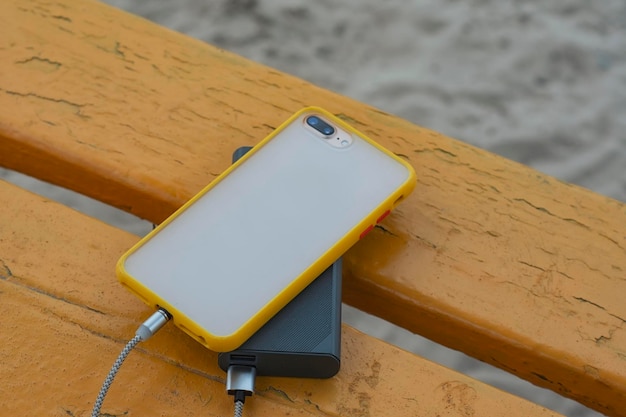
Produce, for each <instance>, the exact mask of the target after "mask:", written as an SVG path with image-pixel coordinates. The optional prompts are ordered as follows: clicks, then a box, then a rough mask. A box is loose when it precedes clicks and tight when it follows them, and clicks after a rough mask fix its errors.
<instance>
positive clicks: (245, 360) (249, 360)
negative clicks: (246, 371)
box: [230, 354, 256, 365]
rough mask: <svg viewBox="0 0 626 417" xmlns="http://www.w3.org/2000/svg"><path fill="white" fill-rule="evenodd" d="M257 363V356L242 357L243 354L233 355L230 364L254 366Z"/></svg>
mask: <svg viewBox="0 0 626 417" xmlns="http://www.w3.org/2000/svg"><path fill="white" fill-rule="evenodd" d="M255 362H256V356H254V355H241V354H231V355H230V363H236V364H238V365H246V364H249V365H254V364H255Z"/></svg>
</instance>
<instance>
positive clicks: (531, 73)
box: [0, 0, 626, 416]
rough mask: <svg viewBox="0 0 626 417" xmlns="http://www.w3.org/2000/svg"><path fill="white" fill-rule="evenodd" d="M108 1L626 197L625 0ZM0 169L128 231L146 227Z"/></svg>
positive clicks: (474, 370) (443, 353)
mask: <svg viewBox="0 0 626 417" xmlns="http://www.w3.org/2000/svg"><path fill="white" fill-rule="evenodd" d="M105 2H107V3H109V4H112V5H114V6H116V7H119V8H122V9H125V10H128V11H130V12H132V13H134V14H137V15H140V16H143V17H145V18H147V19H150V20H153V21H155V22H157V23H159V24H161V25H164V26H167V27H170V28H172V29H174V30H177V31H180V32H183V33H186V34H188V35H190V36H193V37H196V38H199V39H202V40H204V41H207V42H209V43H211V44H214V45H217V46H219V47H222V48H224V49H228V50H230V51H233V52H236V53H238V54H240V55H243V56H246V57H248V58H250V59H253V60H255V61H257V62H261V63H264V64H266V65H269V66H271V67H274V68H277V69H279V70H281V71H284V72H288V73H291V74H294V75H296V76H299V77H301V78H304V79H306V80H308V81H310V82H313V83H315V84H317V85H320V86H322V87H325V88H327V89H331V90H334V91H336V92H339V93H342V94H344V95H347V96H350V97H353V98H355V99H358V100H361V101H363V102H366V103H368V104H371V105H373V106H376V107H378V108H380V109H382V110H384V111H387V112H389V113H393V114H396V115H399V116H402V117H403V118H405V119H407V120H410V121H412V122H414V123H416V124H419V125H422V126H425V127H428V128H432V129H435V130H438V131H440V132H442V133H445V134H447V135H449V136H452V137H455V138H457V139H460V140H463V141H466V142H468V143H471V144H473V145H476V146H478V147H481V148H485V149H488V150H491V151H493V152H495V153H498V154H501V155H504V156H506V157H508V158H511V159H514V160H517V161H519V162H522V163H524V164H527V165H530V166H533V167H535V168H536V169H538V170H540V171H543V172H545V173H548V174H550V175H553V176H555V177H557V178H559V179H561V180H564V181H567V182H573V183H576V184H579V185H582V186H584V187H588V188H591V189H593V190H595V191H596V192H598V193H601V194H605V195H608V196H610V197H613V198H615V199H618V200H621V201H626V2H624V1H623V0H603V1H593V2H592V1H589V0H569V1H567V0H545V1H541V2H540V1H514V0H468V1H460V0H439V1H436V0H390V1H384V2H383V1H375V0H341V1H339V0H336V1H330V0H324V1H321V0H320V1H304V0H274V1H272V0H232V1H228V0H213V1H211V0H177V1H171V0H150V1H133V0H106V1H105ZM311 101H312V102H314V101H315V99H314V97H312V98H311ZM0 174H1V175H2V177H4V178H6V179H8V180H11V181H14V182H17V183H19V184H21V185H22V186H25V187H28V188H31V189H33V190H34V191H36V192H38V193H40V194H44V195H47V196H49V197H51V198H54V199H58V200H61V201H62V202H64V203H65V204H67V205H70V206H72V207H75V208H77V209H79V210H82V211H85V212H87V213H89V214H91V215H94V216H96V217H99V218H101V219H103V220H104V221H106V222H109V223H113V224H115V225H117V226H119V227H123V228H125V229H127V230H130V231H132V232H134V233H137V234H144V233H145V232H146V231H147V230H149V228H150V225H149V224H147V223H146V222H143V221H140V220H138V219H135V218H133V217H132V216H128V215H125V214H123V213H120V212H117V211H116V210H113V209H110V208H108V207H106V206H104V205H101V204H97V203H95V202H92V201H90V200H89V199H85V198H82V197H81V196H77V195H75V194H72V193H69V192H67V191H65V190H61V189H58V188H54V187H51V186H49V185H47V184H43V183H41V182H38V181H35V180H32V179H29V178H25V177H23V176H20V175H18V174H15V173H12V172H8V171H2V172H0ZM417 191H418V192H419V190H417ZM344 321H346V322H348V323H350V324H351V325H353V326H355V327H357V328H360V329H362V330H364V331H366V332H367V333H369V334H372V335H375V336H377V337H380V338H383V339H386V340H388V341H390V342H392V343H394V344H396V345H399V346H401V347H403V348H405V349H408V350H411V351H414V352H417V353H418V354H420V355H422V356H425V357H427V358H430V359H432V360H434V361H437V362H440V363H442V364H444V365H446V366H448V367H451V368H454V369H457V370H459V371H461V372H463V373H466V374H469V375H472V376H473V377H475V378H478V379H481V380H483V381H486V382H488V383H490V384H492V385H495V386H498V387H501V388H502V389H504V390H507V391H510V392H513V393H515V394H517V395H520V396H523V397H526V398H529V399H530V400H532V401H533V402H536V403H540V404H543V405H544V406H546V407H548V408H551V409H554V410H556V411H559V412H561V413H563V414H565V415H568V416H595V415H599V414H597V413H594V412H592V411H590V410H588V409H586V408H584V407H582V406H580V405H578V404H576V403H574V402H572V401H569V400H565V399H563V398H562V397H559V396H558V395H556V394H553V393H551V392H549V391H546V390H542V389H539V388H536V387H534V386H532V385H530V384H528V383H526V382H524V381H521V380H519V379H517V378H515V377H512V376H510V375H509V374H507V373H505V372H502V371H499V370H497V369H494V368H492V367H490V366H488V365H485V364H482V363H480V362H478V361H475V360H473V359H471V358H468V357H466V356H465V355H463V354H460V353H458V352H454V351H451V350H449V349H446V348H443V347H441V346H439V345H436V344H434V343H432V342H429V341H427V340H424V339H422V338H420V337H418V336H415V335H412V334H409V333H408V332H406V331H404V330H402V329H397V328H394V327H393V326H391V325H389V324H387V323H384V322H382V321H380V320H377V319H375V318H372V317H368V316H365V315H363V314H362V313H360V312H358V311H355V310H354V309H351V308H346V309H345V310H344ZM419 382H420V381H415V383H416V384H418V383H419Z"/></svg>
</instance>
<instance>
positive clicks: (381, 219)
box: [376, 210, 391, 223]
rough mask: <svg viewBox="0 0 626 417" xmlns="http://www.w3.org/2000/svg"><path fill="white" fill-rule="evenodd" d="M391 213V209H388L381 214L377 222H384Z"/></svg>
mask: <svg viewBox="0 0 626 417" xmlns="http://www.w3.org/2000/svg"><path fill="white" fill-rule="evenodd" d="M389 213H391V210H387V211H385V212H384V213H383V214H381V216H380V217H379V218H378V220H376V223H380V222H382V221H383V219H384V218H385V217H387V216H388V215H389Z"/></svg>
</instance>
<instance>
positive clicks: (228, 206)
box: [116, 107, 416, 352]
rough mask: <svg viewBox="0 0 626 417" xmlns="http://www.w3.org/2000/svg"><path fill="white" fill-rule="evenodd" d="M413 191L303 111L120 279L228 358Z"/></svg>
mask: <svg viewBox="0 0 626 417" xmlns="http://www.w3.org/2000/svg"><path fill="white" fill-rule="evenodd" d="M415 184H416V178H415V172H414V171H413V169H412V167H411V166H410V165H409V164H408V163H407V162H406V161H404V160H402V159H401V158H399V157H398V156H396V155H394V154H393V153H392V152H390V151H388V150H386V149H384V148H383V147H382V146H380V145H378V144H376V143H375V142H374V141H373V140H371V139H369V138H367V137H365V136H364V135H363V134H361V133H359V132H357V131H356V130H355V129H354V128H352V127H350V126H348V125H347V124H345V123H344V122H343V121H341V120H340V119H338V118H337V117H335V116H333V115H332V114H330V113H329V112H327V111H325V110H323V109H320V108H316V107H307V108H305V109H302V110H301V111H299V112H297V113H296V114H294V115H293V116H292V117H290V118H289V119H288V120H287V121H286V122H285V123H283V124H282V125H281V126H279V127H278V128H277V129H276V130H275V131H274V132H272V133H271V134H270V135H269V136H268V137H267V138H265V139H264V140H262V141H261V142H259V144H257V145H256V146H255V147H253V148H252V150H250V152H248V153H247V154H246V155H245V156H243V157H242V158H241V159H239V160H238V161H237V162H236V163H235V164H233V165H231V167H230V168H228V169H227V170H226V171H224V173H222V174H221V175H220V176H218V177H217V178H216V179H215V180H214V181H213V182H211V183H210V184H209V185H208V186H207V187H205V188H204V189H203V190H202V191H200V193H198V194H197V195H196V196H194V197H193V198H192V199H191V200H189V201H188V202H187V203H186V204H184V205H183V206H182V207H181V208H180V209H179V210H177V211H176V212H175V213H174V214H173V215H171V216H170V217H169V218H168V219H166V220H165V221H164V222H163V223H162V224H161V225H159V226H158V227H157V228H156V229H154V230H153V231H152V232H151V233H150V234H148V235H147V236H146V237H145V238H143V239H141V240H140V241H139V242H138V243H137V244H136V245H135V246H133V247H132V248H131V249H130V250H129V251H128V252H127V253H125V254H124V255H123V256H122V257H121V258H120V260H119V261H118V263H117V267H116V272H117V276H118V278H119V280H120V282H121V283H122V284H123V285H124V286H126V287H127V288H128V289H129V290H131V291H132V292H133V293H135V294H136V295H137V296H139V297H140V298H141V299H142V300H143V301H144V302H146V303H147V304H149V305H151V306H155V307H157V306H158V307H161V308H164V309H165V310H167V311H168V312H169V313H170V314H171V315H172V319H173V321H174V323H175V324H176V325H177V326H178V327H180V328H181V329H182V330H183V331H185V332H186V333H188V334H189V335H190V336H192V337H193V338H195V339H196V340H197V341H199V342H200V343H202V344H204V345H205V346H206V347H207V348H209V349H211V350H214V351H218V352H227V351H231V350H234V349H236V348H237V347H239V346H240V345H241V344H243V342H245V341H246V340H247V339H248V338H249V337H250V336H252V335H253V334H254V333H255V332H256V331H257V330H258V329H260V328H261V327H262V326H263V325H264V324H265V323H266V322H267V321H268V320H269V319H271V318H272V317H273V316H274V315H275V314H276V313H277V312H278V311H280V309H281V308H283V307H284V306H285V305H287V303H289V301H291V300H292V299H293V298H294V297H295V296H296V295H298V293H300V292H301V291H302V290H303V289H304V288H305V287H306V286H307V285H308V284H310V283H311V282H312V281H313V280H314V279H315V277H317V276H318V275H320V274H321V273H322V272H323V271H324V270H325V269H326V268H328V267H329V266H330V265H331V264H332V263H333V262H334V261H335V260H337V259H338V258H339V257H340V256H341V255H343V253H344V252H346V251H347V250H348V249H349V248H350V247H351V246H352V245H353V244H354V243H356V242H357V241H358V240H359V239H360V238H362V237H364V236H365V235H366V234H367V233H368V232H369V231H370V230H372V229H373V227H374V225H375V224H376V223H377V222H379V221H381V220H382V219H383V218H384V217H385V216H386V215H387V214H388V213H389V212H390V211H391V210H392V209H393V208H394V207H395V205H396V204H398V202H400V201H401V200H402V199H403V198H404V197H405V196H407V195H408V194H409V193H410V192H411V191H412V190H413V188H414V187H415ZM329 201H330V202H332V204H329V203H328V202H329Z"/></svg>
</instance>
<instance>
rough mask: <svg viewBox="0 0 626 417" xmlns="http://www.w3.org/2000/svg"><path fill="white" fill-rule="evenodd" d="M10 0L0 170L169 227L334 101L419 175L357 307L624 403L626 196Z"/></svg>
mask: <svg viewBox="0 0 626 417" xmlns="http://www.w3.org/2000/svg"><path fill="white" fill-rule="evenodd" d="M0 7H1V8H2V9H1V12H0V108H2V109H3V110H4V111H3V112H1V114H0V139H1V140H0V164H2V165H4V166H7V167H10V168H13V169H17V170H19V171H21V172H25V173H28V174H30V175H34V176H37V177H40V178H43V179H46V180H48V181H51V182H54V183H57V184H61V185H63V186H66V187H68V188H72V189H75V190H78V191H80V192H83V193H85V194H87V195H90V196H92V197H95V198H97V199H99V200H102V201H105V202H108V203H110V204H113V205H115V206H117V207H121V208H123V209H125V210H127V211H130V212H133V213H136V214H138V215H140V216H142V217H144V218H147V219H150V220H152V221H156V222H158V221H160V220H162V219H163V218H164V217H165V216H167V215H168V214H169V213H171V212H172V211H173V210H174V209H175V208H176V207H178V206H179V205H180V204H182V203H183V202H184V201H185V200H186V199H187V198H189V197H190V196H191V195H193V194H194V193H195V192H196V191H197V190H199V189H200V188H201V187H202V186H203V185H205V184H206V183H207V182H209V181H210V180H211V179H212V178H213V177H215V176H216V175H217V174H218V173H219V172H221V171H222V170H223V169H224V168H226V167H227V166H228V165H229V163H230V153H231V152H232V151H233V150H234V149H235V148H237V147H238V146H241V145H249V144H254V143H256V142H257V141H259V140H260V139H262V138H263V137H264V136H265V135H266V134H267V133H269V132H270V131H271V130H272V128H273V127H274V126H276V125H278V124H279V123H280V122H282V121H283V120H284V119H285V118H286V117H287V116H288V115H290V114H291V113H293V112H294V111H295V110H297V109H299V108H301V107H303V106H304V105H309V104H316V105H320V106H322V107H325V108H327V109H329V110H330V111H332V112H334V113H336V114H338V115H339V116H340V117H343V118H344V119H346V120H347V121H348V122H350V123H352V124H353V125H355V127H357V128H359V129H360V130H362V131H364V132H365V133H367V134H368V135H370V136H372V137H373V138H375V139H376V140H378V141H379V142H381V143H382V144H383V145H384V146H386V147H388V148H390V149H391V150H393V151H394V152H396V153H398V154H401V155H403V156H404V157H406V158H407V160H409V161H410V162H411V163H412V164H413V166H414V167H415V169H416V171H417V173H418V177H419V178H420V183H419V185H418V187H417V189H416V191H415V192H414V194H413V195H412V196H410V197H409V198H408V199H407V200H406V201H405V202H404V203H403V204H401V205H400V207H399V209H398V210H397V211H396V212H395V213H393V214H392V215H391V216H389V217H388V218H387V219H386V220H385V222H384V223H383V225H382V227H378V228H376V230H375V231H374V232H373V233H371V234H370V235H369V236H368V238H367V239H365V240H363V241H362V242H361V244H359V245H357V247H355V248H354V250H352V251H351V252H350V253H349V254H348V255H347V256H346V258H345V259H346V260H345V266H346V267H345V271H346V279H345V283H346V284H345V291H344V294H345V299H346V301H347V302H349V303H350V304H352V305H354V306H356V307H358V308H361V309H363V310H366V311H369V312H371V313H373V314H375V315H377V316H380V317H383V318H385V319H388V320H390V321H392V322H394V323H397V324H399V325H401V326H403V327H405V328H407V329H409V330H411V331H413V332H416V333H420V334H422V335H425V336H427V337H429V338H430V339H433V340H435V341H438V342H440V343H443V344H445V345H447V346H450V347H452V348H454V349H458V350H462V351H464V352H466V353H468V354H469V355H471V356H474V357H476V358H479V359H481V360H483V361H486V362H488V363H491V364H494V365H496V366H499V367H501V368H503V369H506V370H508V371H510V372H512V373H514V374H516V375H519V376H521V377H522V378H525V379H527V380H529V381H531V382H533V383H535V384H537V385H541V386H544V387H548V388H551V389H553V390H555V391H557V392H560V393H562V394H564V395H566V396H569V397H571V398H574V399H576V400H578V401H580V402H582V403H584V404H586V405H588V406H590V407H592V408H595V409H597V410H599V411H602V412H604V413H607V414H610V415H626V414H625V411H624V409H623V407H622V405H623V404H624V403H626V335H625V333H624V323H626V304H625V303H623V302H622V300H621V295H622V294H624V293H625V291H626V278H625V275H626V207H625V206H624V204H622V203H619V202H617V201H614V200H611V199H608V198H605V197H602V196H599V195H596V194H594V193H591V192H589V191H588V190H584V189H581V188H579V187H575V186H571V185H568V184H564V183H562V182H559V181H557V180H555V179H553V178H550V177H548V176H545V175H543V174H540V173H538V172H536V171H533V170H531V169H529V168H527V167H524V166H521V165H519V164H516V163H513V162H511V161H508V160H505V159H503V158H500V157H497V156H495V155H492V154H490V153H488V152H485V151H482V150H479V149H476V148H473V147H471V146H468V145H466V144H463V143H461V142H458V141H455V140H453V139H450V138H447V137H444V136H442V135H440V134H437V133H435V132H431V131H428V130H426V129H423V128H420V127H417V126H414V125H412V124H410V123H408V122H405V121H403V120H401V119H398V118H396V117H393V116H391V115H387V114H385V113H382V112H380V111H378V110H376V109H373V108H370V107H368V106H365V105H363V104H361V103H358V102H355V101H352V100H350V99H348V98H345V97H341V96H339V95H337V94H334V93H331V92H328V91H325V90H322V89H319V88H317V87H315V86H312V85H310V84H307V83H305V82H303V81H301V80H298V79H296V78H294V77H290V76H288V75H285V74H282V73H279V72H277V71H275V70H272V69H269V68H266V67H263V66H261V65H257V64H254V63H252V62H250V61H247V60H245V59H243V58H240V57H237V56H235V55H233V54H230V53H228V52H225V51H222V50H219V49H216V48H213V47H211V46H209V45H206V44H204V43H201V42H198V41H195V40H192V39H190V38H188V37H185V36H182V35H180V34H177V33H174V32H171V31H168V30H166V29H163V28H160V27H158V26H156V25H154V24H151V23H149V22H146V21H144V20H142V19H139V18H137V17H134V16H130V15H128V14H125V13H123V12H121V11H118V10H115V9H112V8H110V7H107V6H104V5H101V4H99V3H95V2H91V1H88V0H86V1H82V2H72V1H70V0H58V1H54V2H43V1H35V0H32V1H17V0H11V1H8V2H4V3H3V5H2V6H0Z"/></svg>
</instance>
